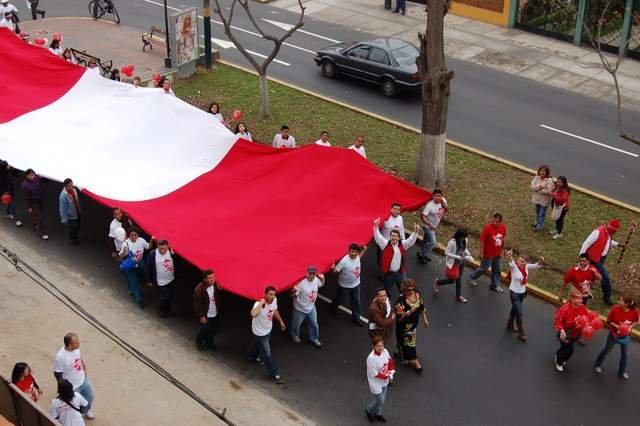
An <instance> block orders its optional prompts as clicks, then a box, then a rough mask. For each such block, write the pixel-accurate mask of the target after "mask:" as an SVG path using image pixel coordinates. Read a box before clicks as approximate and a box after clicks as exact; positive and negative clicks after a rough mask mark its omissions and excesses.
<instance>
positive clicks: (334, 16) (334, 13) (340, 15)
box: [313, 7, 357, 24]
mask: <svg viewBox="0 0 640 426" xmlns="http://www.w3.org/2000/svg"><path fill="white" fill-rule="evenodd" d="M356 14H357V12H354V11H351V10H346V9H340V8H337V7H326V8H324V9H322V10H319V11H317V12H315V13H314V14H313V18H314V19H319V20H322V21H327V22H330V23H332V24H344V23H349V22H350V20H351V18H352V17H353V16H355V15H356Z"/></svg>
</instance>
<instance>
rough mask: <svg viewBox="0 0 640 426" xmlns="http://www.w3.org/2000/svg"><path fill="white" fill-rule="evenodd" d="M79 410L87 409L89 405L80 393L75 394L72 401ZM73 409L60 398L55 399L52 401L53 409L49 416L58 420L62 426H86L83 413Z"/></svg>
mask: <svg viewBox="0 0 640 426" xmlns="http://www.w3.org/2000/svg"><path fill="white" fill-rule="evenodd" d="M70 402H71V405H73V406H74V407H75V408H77V409H78V410H79V409H80V407H86V406H87V405H88V404H89V403H88V402H87V400H86V399H84V397H83V396H82V395H80V394H79V393H78V392H74V394H73V399H72V400H71V401H70ZM78 410H76V409H74V408H73V407H69V404H67V403H66V402H64V401H62V400H61V399H60V398H55V399H54V400H53V401H51V407H49V414H51V417H53V418H54V419H57V420H58V421H59V422H60V424H61V425H64V426H84V425H85V423H84V419H83V418H82V413H80V412H79V411H78Z"/></svg>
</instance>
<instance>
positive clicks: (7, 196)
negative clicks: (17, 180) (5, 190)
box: [2, 194, 12, 206]
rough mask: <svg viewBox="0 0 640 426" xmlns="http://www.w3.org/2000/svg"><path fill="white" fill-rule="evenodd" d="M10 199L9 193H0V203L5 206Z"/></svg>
mask: <svg viewBox="0 0 640 426" xmlns="http://www.w3.org/2000/svg"><path fill="white" fill-rule="evenodd" d="M11 200H12V198H11V194H2V204H4V205H5V206H6V205H8V204H9V203H10V202H11Z"/></svg>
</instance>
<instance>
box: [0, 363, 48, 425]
mask: <svg viewBox="0 0 640 426" xmlns="http://www.w3.org/2000/svg"><path fill="white" fill-rule="evenodd" d="M0 414H2V416H3V417H4V418H5V419H7V420H8V421H10V422H11V423H13V424H14V425H18V426H59V423H58V422H57V421H56V420H54V419H53V418H52V417H51V416H49V414H47V412H46V411H44V410H43V409H42V408H40V406H39V405H38V404H36V403H35V402H33V401H32V400H31V398H30V397H29V396H28V395H26V394H25V393H24V392H22V391H21V390H20V389H18V388H17V387H16V386H15V385H14V384H13V383H10V382H9V381H8V380H7V379H5V377H3V376H2V375H0Z"/></svg>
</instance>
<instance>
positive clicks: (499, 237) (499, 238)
mask: <svg viewBox="0 0 640 426" xmlns="http://www.w3.org/2000/svg"><path fill="white" fill-rule="evenodd" d="M503 237H504V235H502V234H500V233H498V234H496V235H494V236H493V242H494V243H495V244H496V247H502V238H503Z"/></svg>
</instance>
